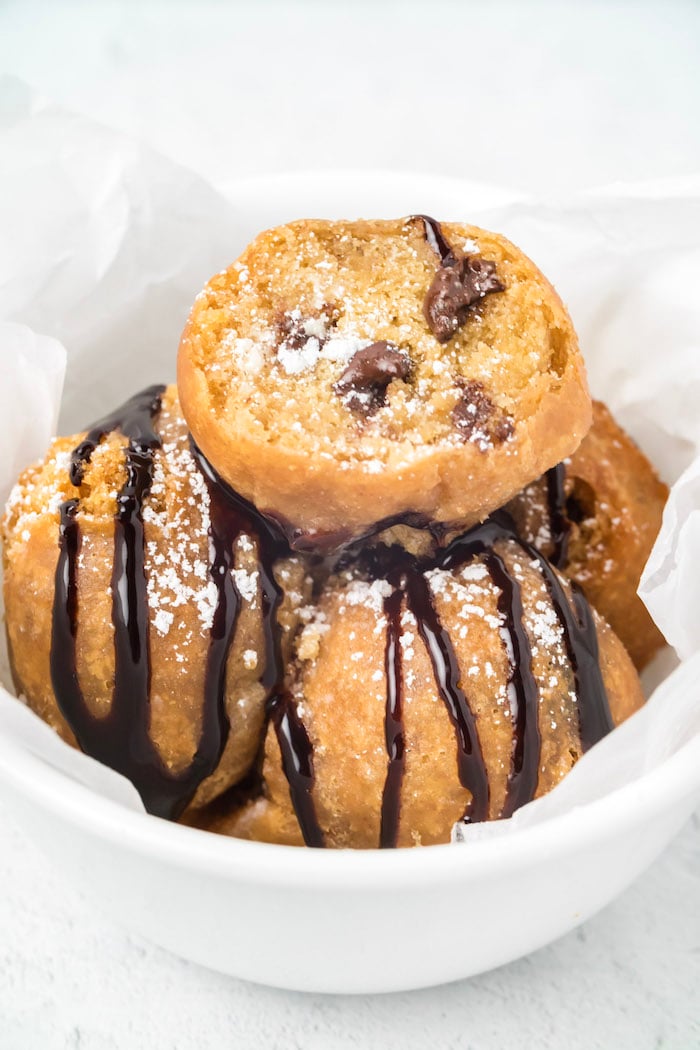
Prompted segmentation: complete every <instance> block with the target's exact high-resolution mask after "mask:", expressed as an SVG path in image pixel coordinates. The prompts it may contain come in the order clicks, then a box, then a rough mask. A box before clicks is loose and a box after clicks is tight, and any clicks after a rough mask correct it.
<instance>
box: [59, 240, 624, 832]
mask: <svg viewBox="0 0 700 1050" xmlns="http://www.w3.org/2000/svg"><path fill="white" fill-rule="evenodd" d="M424 221H428V220H424ZM433 233H434V231H433ZM434 236H435V241H436V244H437V245H438V250H440V242H439V239H438V237H437V235H435V234H434ZM164 389H165V388H164V387H162V386H157V387H150V388H148V389H147V390H144V391H143V392H141V393H140V394H137V395H135V396H134V397H133V398H131V399H130V400H129V401H128V402H127V403H126V404H125V405H123V406H122V407H121V408H120V409H118V410H117V411H116V412H114V413H111V414H110V415H109V416H107V417H105V418H104V419H103V420H101V421H100V422H99V423H97V424H95V425H94V426H93V427H92V428H91V429H90V431H89V432H88V434H87V436H86V437H85V439H84V440H83V441H82V442H81V443H80V444H79V445H78V446H77V447H76V449H75V450H74V452H73V454H72V457H71V464H70V477H71V481H72V482H73V484H74V485H76V486H79V485H80V484H81V483H82V480H83V476H84V471H85V467H86V465H87V463H89V462H90V458H91V456H92V453H93V452H94V450H95V448H96V447H97V445H98V444H99V443H100V441H102V440H103V438H104V437H105V436H106V435H107V434H109V433H110V432H111V431H114V430H119V431H121V433H122V434H124V436H125V437H127V438H128V445H127V447H126V449H125V460H126V471H127V477H126V481H125V483H124V485H123V486H122V489H121V490H120V492H119V494H118V496H117V501H116V511H115V516H114V565H113V571H112V594H113V605H112V621H113V624H114V651H115V673H114V686H113V695H112V702H111V705H110V709H109V712H108V713H107V714H106V715H103V716H97V715H95V714H93V713H92V712H91V711H90V710H89V709H88V707H87V704H86V702H85V698H84V696H83V693H82V690H81V688H80V683H79V681H78V673H77V662H76V639H77V632H78V626H79V621H80V616H79V601H78V580H77V576H78V559H79V554H80V547H81V530H80V523H79V512H80V497H79V496H78V497H77V498H73V499H70V500H67V501H66V502H64V503H63V504H62V505H61V507H60V525H59V558H58V563H57V567H56V579H55V582H56V589H55V599H54V607H53V624H52V627H53V630H52V642H51V657H50V660H51V677H52V682H53V687H54V691H55V694H56V698H57V702H58V704H59V707H60V709H61V711H62V713H63V715H64V717H65V718H66V721H67V722H68V724H69V725H70V727H71V729H72V730H73V733H74V735H75V737H76V739H77V741H78V743H79V745H80V747H81V748H82V749H83V750H84V751H85V752H87V753H88V754H90V755H92V756H93V757H95V758H97V759H98V760H99V761H101V762H103V763H105V764H106V765H108V766H111V767H112V768H113V769H116V770H117V771H119V772H121V773H123V774H124V775H125V776H127V777H128V778H129V779H130V780H131V781H132V782H133V783H134V785H135V786H136V788H137V790H138V791H139V793H140V794H141V797H142V798H143V800H144V804H145V806H146V808H147V810H148V811H149V812H151V813H154V814H156V815H159V816H164V817H167V818H170V819H175V818H177V816H178V815H179V814H180V813H181V812H182V811H183V809H184V808H185V807H186V806H187V804H188V802H189V801H190V800H191V799H192V797H193V795H194V794H195V792H196V790H197V787H198V786H199V784H200V783H201V782H202V780H204V779H205V778H206V777H207V776H209V775H210V774H211V773H212V772H213V771H214V770H215V769H216V767H217V765H218V763H219V760H220V758H221V754H222V752H223V749H224V747H225V745H226V742H227V739H228V734H229V722H228V717H227V714H226V706H225V695H226V665H227V661H228V655H229V652H230V648H231V644H232V641H233V637H234V634H235V630H236V624H237V621H238V615H239V611H240V606H241V598H240V594H239V593H238V590H237V588H236V585H235V582H234V577H233V575H232V572H231V570H232V568H233V567H234V546H235V542H236V539H237V538H238V536H239V535H241V533H243V532H245V533H251V534H252V535H253V536H255V538H256V541H257V552H258V554H257V556H258V571H259V574H260V581H261V598H262V601H261V605H262V619H263V636H264V643H265V659H264V665H263V672H262V675H261V683H262V685H263V687H264V689H265V691H266V694H267V702H266V707H267V715H268V719H269V721H270V722H271V723H272V725H273V727H274V730H275V734H276V737H277V741H278V744H279V748H280V753H281V757H282V767H283V770H284V774H285V776H286V778H287V781H288V784H289V792H290V799H291V802H292V805H293V808H294V811H295V813H296V816H297V819H298V821H299V826H300V829H301V832H302V835H303V838H304V841H305V843H306V844H307V845H308V846H314V847H322V846H324V845H325V837H324V833H323V830H322V828H321V826H320V824H319V821H318V818H317V814H316V810H315V805H314V799H313V786H314V764H313V746H312V743H311V740H310V737H309V735H308V732H307V730H306V727H305V725H304V723H303V721H302V719H301V718H300V716H299V712H298V710H297V707H296V704H295V701H294V698H293V696H292V694H291V692H290V691H289V689H288V688H287V686H286V684H285V669H284V660H283V655H282V647H281V629H280V624H279V620H278V610H279V606H280V603H281V601H282V591H281V588H280V587H279V585H278V583H277V582H276V580H275V577H274V572H273V568H274V564H275V562H276V561H277V560H278V559H279V558H280V557H282V556H284V555H285V554H288V553H289V546H288V543H287V538H286V537H285V534H284V531H283V530H282V529H281V528H280V527H279V526H278V525H277V524H276V523H274V522H273V521H271V520H270V519H268V518H266V517H264V516H263V515H262V514H260V513H259V512H258V511H257V510H256V509H255V507H253V505H252V504H250V503H248V501H246V500H244V499H243V498H242V497H240V496H239V495H238V494H237V493H235V492H234V491H233V490H232V489H231V488H230V487H229V486H228V485H226V484H225V483H224V482H223V481H222V479H221V478H219V476H218V475H217V474H216V472H215V471H214V470H213V468H212V467H211V465H210V464H209V463H208V462H207V460H206V459H205V458H204V456H203V455H202V453H201V452H200V451H199V449H198V448H197V447H196V446H195V445H194V444H193V443H191V449H192V454H193V457H194V461H195V463H196V465H197V467H198V469H199V470H200V471H201V473H202V476H203V478H204V480H205V483H206V485H207V489H208V492H209V497H210V528H209V575H210V578H211V580H212V581H213V583H214V584H215V586H216V591H217V601H216V607H215V611H214V616H213V622H212V627H211V632H210V637H209V648H208V653H207V665H206V675H205V687H204V698H203V713H202V728H201V733H200V740H199V743H198V747H197V751H196V753H195V756H194V758H193V759H192V762H191V763H190V765H189V766H188V767H187V768H186V769H185V770H183V771H181V772H179V773H173V772H172V771H171V770H169V769H168V768H167V767H166V766H165V764H164V762H163V760H162V758H161V757H160V755H159V753H158V751H157V749H156V748H155V745H154V744H153V742H152V741H151V739H150V737H149V723H150V697H149V693H150V649H149V623H148V595H147V578H146V569H145V555H144V550H145V547H144V525H143V515H142V511H143V505H144V501H145V500H146V499H147V497H148V493H149V490H150V487H151V484H152V477H153V465H154V457H155V453H156V451H157V450H158V449H159V448H160V447H161V439H160V437H159V436H158V434H157V433H156V431H155V429H154V424H153V421H154V419H155V418H156V417H157V415H158V413H159V411H160V407H161V398H162V395H163V392H164ZM563 480H564V478H563V467H561V466H560V467H557V468H554V470H553V471H550V472H549V473H548V475H547V484H548V495H549V500H550V513H551V518H552V535H553V536H554V537H555V546H556V548H557V551H558V552H559V554H558V556H559V557H565V552H566V537H567V535H568V529H569V527H570V525H569V523H568V519H567V518H566V515H565V513H564V509H563V508H564V502H563V499H564V497H563V492H564V488H563ZM505 541H514V542H516V543H517V544H519V546H520V547H521V548H522V550H523V551H524V552H525V553H526V555H527V556H528V558H529V559H531V560H534V561H537V563H538V564H539V567H540V571H541V573H542V576H543V579H544V581H545V584H546V586H547V589H548V592H549V595H550V598H551V601H552V604H553V607H554V609H555V612H556V615H557V618H558V619H559V622H560V624H561V627H562V631H563V637H564V643H565V647H566V651H567V655H568V658H569V661H570V664H571V668H572V671H573V675H574V679H575V688H576V694H577V700H578V716H579V726H580V737H581V744H582V747H583V749H584V750H587V749H588V748H589V747H591V746H592V745H593V744H594V743H595V742H596V741H597V740H599V739H600V738H601V737H602V736H604V735H605V734H606V733H607V732H609V731H610V730H611V729H612V719H611V717H610V711H609V707H608V703H607V697H606V694H605V687H604V684H603V680H602V674H601V671H600V667H599V664H598V644H597V636H596V629H595V623H594V619H593V614H592V612H591V609H590V607H589V605H588V603H587V602H586V600H585V598H584V596H583V594H582V592H581V591H580V589H579V588H578V587H577V586H576V585H575V584H572V585H571V590H572V599H571V602H569V599H568V597H567V595H566V592H565V590H564V588H563V587H562V584H561V582H560V580H559V578H558V576H557V574H556V573H555V572H554V571H553V569H552V568H551V566H550V564H549V562H548V561H547V560H546V559H545V558H544V557H543V556H542V555H541V554H540V553H539V552H538V551H537V550H536V548H535V547H533V546H532V545H531V544H529V543H527V542H526V541H524V540H523V539H522V538H521V537H520V536H518V534H517V533H516V531H515V527H514V524H513V522H512V520H511V519H510V517H509V516H508V515H507V514H506V513H505V512H503V511H498V512H496V513H495V514H494V515H492V516H491V517H490V518H489V519H487V521H485V522H484V523H483V524H482V525H479V526H477V527H476V528H474V529H472V530H470V531H469V532H467V533H465V534H464V535H462V536H459V537H458V538H457V539H455V540H453V541H452V543H450V544H449V546H448V547H446V548H445V549H443V550H442V551H440V552H439V553H438V555H437V556H436V557H434V558H433V559H432V560H431V562H430V563H427V562H420V561H418V560H417V559H416V558H414V557H412V556H411V555H408V554H407V553H406V552H405V551H403V550H401V549H400V548H395V547H392V548H386V547H383V548H382V551H383V556H382V558H381V559H379V561H378V563H377V573H376V574H377V575H378V576H384V577H385V578H386V579H388V580H389V581H390V582H391V584H392V588H393V590H392V593H391V594H390V595H389V597H387V598H386V599H385V604H384V613H385V617H386V621H387V634H386V647H385V671H386V717H385V736H386V747H387V755H388V762H387V774H386V780H385V784H384V790H383V795H382V809H381V831H380V843H379V844H380V846H381V847H384V848H386V847H392V846H395V845H396V842H397V837H398V827H399V816H400V797H401V786H402V781H403V776H404V771H405V760H406V753H405V736H404V727H403V704H404V675H403V666H402V647H401V613H402V608H403V605H404V602H405V603H406V605H407V607H408V609H409V610H410V612H411V613H412V614H413V616H414V617H415V619H416V623H417V628H418V632H419V634H420V636H421V639H422V640H423V643H424V645H425V647H426V650H427V652H428V654H429V657H430V660H431V664H432V668H433V674H434V677H435V683H436V686H437V689H438V692H439V694H440V697H441V699H442V701H443V703H444V704H445V707H446V709H447V711H448V714H449V716H450V719H451V721H452V724H453V726H454V729H455V736H456V740H457V771H458V775H459V780H460V783H461V784H462V785H463V786H464V787H465V788H466V789H467V790H468V791H469V792H470V795H471V801H470V803H469V806H468V808H467V811H466V813H465V817H464V819H465V820H468V821H473V822H476V821H481V820H485V819H487V817H488V815H489V802H490V791H489V780H488V774H487V770H486V766H485V762H484V757H483V753H482V750H481V746H480V743H479V736H478V725H477V718H476V716H475V714H474V712H473V710H472V708H471V706H470V703H469V699H468V697H467V695H466V693H465V692H464V690H463V688H462V685H461V672H460V667H459V662H458V659H457V656H456V653H455V650H454V646H453V644H452V641H451V639H450V636H449V634H448V632H447V631H446V630H445V629H444V627H443V626H442V624H441V622H440V618H439V615H438V612H437V609H436V607H435V603H434V601H433V597H432V594H431V591H430V587H429V584H428V582H427V579H426V577H425V571H426V569H429V568H431V567H437V568H441V569H454V568H457V567H460V566H463V565H464V564H466V563H468V562H469V561H471V560H472V559H474V558H476V557H478V556H481V557H482V558H483V563H484V565H485V567H486V569H487V571H488V573H489V575H490V577H491V579H492V580H493V582H494V584H495V586H496V587H497V589H498V591H499V597H498V608H499V612H500V613H501V616H502V617H503V623H504V627H503V632H504V644H505V645H506V650H507V653H508V663H509V675H508V678H509V681H508V690H509V696H510V705H511V712H512V718H513V748H512V757H511V770H510V774H509V778H508V785H507V791H506V799H505V803H504V805H503V808H502V810H501V813H500V816H502V817H505V816H510V815H511V814H512V813H513V812H514V811H515V810H516V809H517V808H518V807H519V806H522V805H524V804H525V803H526V802H528V801H530V800H531V799H532V798H533V797H534V794H535V791H536V789H537V780H538V773H539V763H540V749H541V740H540V733H539V727H538V708H539V691H538V688H537V684H536V682H535V679H534V675H533V672H532V652H531V648H530V642H529V638H528V635H527V632H526V630H525V627H524V623H523V605H522V597H521V593H520V585H519V583H518V581H517V580H516V579H515V578H514V577H513V575H512V574H511V573H510V572H509V571H508V569H507V566H506V563H505V561H504V559H503V558H502V557H501V555H500V554H499V553H498V552H497V551H496V550H495V545H496V544H497V543H499V542H505ZM562 552H563V553H562ZM380 563H381V564H380Z"/></svg>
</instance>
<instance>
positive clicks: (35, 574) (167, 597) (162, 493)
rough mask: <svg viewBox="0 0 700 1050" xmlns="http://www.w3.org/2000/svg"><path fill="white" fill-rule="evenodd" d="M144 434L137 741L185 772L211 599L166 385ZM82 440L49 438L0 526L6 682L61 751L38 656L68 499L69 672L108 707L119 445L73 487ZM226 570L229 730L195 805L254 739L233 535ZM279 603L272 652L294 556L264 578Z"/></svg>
mask: <svg viewBox="0 0 700 1050" xmlns="http://www.w3.org/2000/svg"><path fill="white" fill-rule="evenodd" d="M156 427H157V430H158V432H159V434H160V436H161V438H162V442H163V447H162V449H161V450H159V451H158V452H157V453H156V460H155V470H154V477H153V485H152V488H151V492H150V495H149V496H148V497H147V499H146V501H145V504H144V511H143V517H144V531H145V542H146V547H145V550H146V575H147V579H148V602H149V639H150V657H151V688H150V714H149V735H150V738H151V740H152V742H153V743H154V745H155V747H156V750H157V752H158V754H159V755H160V757H161V759H162V761H163V763H164V764H165V766H166V767H167V768H168V770H170V771H171V772H172V773H174V774H178V773H180V772H182V771H183V770H185V769H187V767H188V766H189V764H190V762H191V760H192V758H193V756H194V753H195V751H196V749H197V745H198V742H199V738H200V733H201V729H202V712H203V700H204V679H205V672H206V665H207V654H208V649H209V637H210V626H211V620H212V614H213V605H214V602H215V595H212V590H211V586H210V584H209V576H208V568H207V565H208V542H209V540H208V534H207V527H208V513H209V501H208V496H207V492H206V487H205V486H204V483H203V481H202V477H201V474H200V473H199V471H198V470H197V469H196V467H195V465H194V461H193V459H192V456H191V453H190V449H189V443H188V437H187V431H186V429H185V425H184V421H183V419H182V416H181V414H180V410H179V405H178V402H177V396H176V392H175V388H174V387H170V388H168V390H167V392H166V394H165V396H164V398H163V407H162V411H161V413H160V415H159V417H158V419H157V423H156ZM83 436H84V435H75V436H73V437H69V438H58V439H56V440H55V441H54V442H53V444H52V446H51V448H50V450H49V453H48V455H47V457H46V459H45V460H44V462H43V463H41V464H39V465H38V466H35V467H31V468H29V469H28V470H27V471H25V472H24V474H23V475H22V477H21V478H20V480H19V482H18V484H17V486H16V487H15V490H14V492H13V494H12V496H11V498H10V501H9V504H8V508H7V511H6V515H5V518H4V521H3V526H2V538H3V566H4V599H5V614H6V623H7V634H8V640H9V645H10V651H11V656H12V663H13V670H14V675H15V684H16V687H17V690H18V692H19V693H21V694H22V695H23V696H24V697H25V698H26V700H27V703H28V704H29V706H30V707H31V708H32V709H33V710H35V711H36V712H37V714H39V715H40V716H41V717H42V718H43V719H44V720H45V721H46V722H48V723H49V725H51V726H53V728H54V729H56V730H57V732H59V733H60V735H61V736H62V737H63V738H64V739H65V740H66V741H67V742H68V743H71V744H74V743H75V740H74V737H73V734H72V733H71V731H70V728H69V726H68V725H67V724H66V721H65V719H64V718H63V716H62V714H61V712H60V710H59V707H58V705H57V703H56V699H55V697H54V693H53V689H52V684H51V675H50V664H49V655H50V647H51V617H52V608H53V600H54V577H55V572H56V564H57V560H58V553H59V545H58V538H59V513H58V506H59V504H60V503H61V502H63V501H64V500H67V499H70V498H75V497H78V496H79V497H80V500H81V504H80V506H81V510H80V512H79V514H78V522H79V525H80V529H81V533H82V545H81V549H80V555H79V561H78V576H77V582H78V595H79V598H78V629H77V652H76V665H77V670H78V678H79V681H80V685H81V689H82V691H83V694H84V696H85V702H86V705H87V707H88V709H89V710H90V711H91V712H92V713H93V714H94V715H97V716H99V715H104V714H107V713H108V712H109V710H110V707H111V703H112V690H113V684H114V628H113V625H112V597H111V576H112V565H113V557H114V524H113V518H114V512H115V497H116V493H117V491H118V489H119V488H120V487H121V485H122V483H123V481H124V476H125V468H124V453H123V450H124V445H125V439H124V438H123V437H122V436H121V435H118V434H111V435H110V436H109V437H108V438H107V439H106V440H105V441H104V442H103V443H102V444H101V445H99V446H98V448H97V449H96V450H95V452H94V454H93V456H92V461H91V464H90V465H89V466H88V468H87V469H86V472H85V476H84V481H83V484H82V485H81V487H80V489H77V488H74V487H73V486H72V485H71V483H70V481H69V478H68V470H67V467H68V461H69V456H70V452H71V450H72V449H73V448H74V447H75V446H76V445H77V443H78V442H79V441H80V440H81V438H82V437H83ZM235 571H236V580H237V585H238V589H239V592H240V594H241V599H242V601H241V609H240V614H239V619H238V624H237V628H236V633H235V635H234V639H233V643H232V645H231V650H230V653H229V657H228V663H227V674H226V694H225V702H226V712H227V715H228V719H229V721H230V726H231V729H230V733H229V737H228V741H227V744H226V747H225V749H224V752H223V754H222V756H221V759H220V762H219V765H218V767H217V769H216V770H215V772H214V773H213V774H212V775H211V776H210V777H208V778H207V779H206V780H205V781H204V782H203V783H202V784H201V785H200V787H199V789H198V792H197V795H196V797H195V804H203V803H206V802H208V801H210V800H211V799H213V798H214V797H216V796H217V795H218V794H219V793H220V792H222V791H224V790H225V789H227V788H228V787H230V786H231V785H232V784H234V783H236V782H237V781H238V780H240V778H241V777H243V776H245V775H246V773H247V772H248V771H249V769H250V767H251V764H252V763H253V761H254V759H255V756H256V753H257V751H258V749H259V745H260V742H261V738H262V734H263V730H264V701H265V692H264V690H263V687H262V685H261V684H260V680H259V679H260V675H261V673H262V670H263V665H264V651H265V647H264V640H263V630H262V619H261V593H260V580H259V573H258V559H257V547H256V538H255V537H254V536H244V535H243V536H240V537H239V538H238V540H237V541H236V546H235ZM277 573H278V576H279V577H280V579H282V578H283V582H284V584H285V592H286V597H285V600H284V604H283V607H282V609H281V613H280V618H281V622H282V626H283V639H284V648H285V651H286V652H289V645H290V638H291V636H292V634H293V633H294V630H295V628H296V624H297V622H298V621H297V609H298V607H299V604H300V603H303V601H304V600H305V595H306V594H307V593H308V590H309V586H310V585H309V581H308V579H307V577H306V574H305V570H304V569H303V567H302V566H301V564H300V563H299V562H298V561H297V560H296V559H289V560H288V561H285V562H282V563H280V565H279V566H278V568H277Z"/></svg>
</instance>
